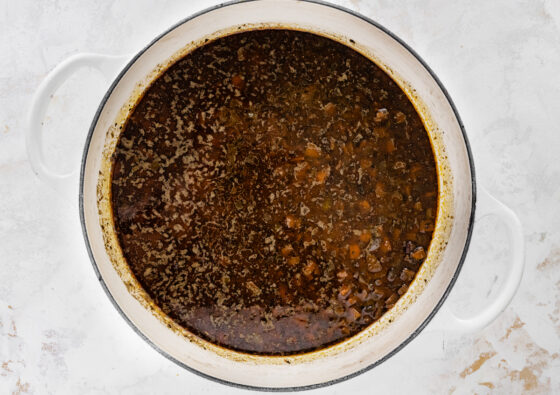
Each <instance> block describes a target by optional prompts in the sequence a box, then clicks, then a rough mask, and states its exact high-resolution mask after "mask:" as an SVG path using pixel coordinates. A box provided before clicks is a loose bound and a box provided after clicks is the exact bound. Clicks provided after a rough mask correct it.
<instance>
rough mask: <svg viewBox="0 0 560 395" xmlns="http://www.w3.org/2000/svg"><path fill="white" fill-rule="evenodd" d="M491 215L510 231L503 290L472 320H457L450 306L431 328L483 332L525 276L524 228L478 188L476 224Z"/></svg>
mask: <svg viewBox="0 0 560 395" xmlns="http://www.w3.org/2000/svg"><path fill="white" fill-rule="evenodd" d="M489 215H496V216H498V217H500V219H501V220H502V221H503V222H504V224H505V225H506V226H507V228H508V231H509V239H510V244H511V254H512V255H511V267H510V270H509V272H508V274H507V278H506V279H505V282H504V284H503V285H502V288H501V290H500V291H499V293H498V295H497V297H496V299H494V301H492V302H490V304H489V305H488V306H486V307H485V308H484V310H482V311H481V312H480V313H478V314H477V315H475V316H473V317H470V318H459V317H457V316H456V315H455V314H454V313H453V312H452V311H451V309H450V307H449V305H445V304H444V305H443V307H442V309H441V312H440V314H439V316H438V319H437V320H435V321H434V322H433V325H430V329H432V330H445V331H453V332H475V331H478V330H481V329H483V328H484V327H486V326H487V325H489V324H490V323H491V322H492V321H494V320H495V319H496V318H497V317H498V316H499V315H500V313H501V312H502V311H504V309H505V308H506V307H507V305H508V304H509V303H510V302H511V300H512V299H513V296H514V295H515V292H516V291H517V288H518V287H519V283H520V282H521V277H522V276H523V266H524V262H525V245H524V239H523V228H522V226H521V222H520V221H519V219H518V218H517V215H515V213H514V212H513V211H512V210H511V209H510V208H509V207H507V206H505V205H504V204H503V203H502V202H500V201H498V200H497V199H496V198H494V197H493V196H492V195H490V193H488V191H486V189H484V188H482V187H479V188H478V194H477V204H476V214H475V224H476V222H478V221H480V220H481V219H482V218H484V217H486V216H489Z"/></svg>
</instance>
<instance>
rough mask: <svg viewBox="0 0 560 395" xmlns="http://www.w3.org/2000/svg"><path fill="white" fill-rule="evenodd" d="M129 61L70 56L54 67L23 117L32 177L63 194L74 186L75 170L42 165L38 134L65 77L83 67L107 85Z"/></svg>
mask: <svg viewBox="0 0 560 395" xmlns="http://www.w3.org/2000/svg"><path fill="white" fill-rule="evenodd" d="M129 59H130V56H129V55H121V56H112V55H101V54H93V53H82V54H77V55H73V56H71V57H69V58H68V59H66V60H64V61H63V62H61V63H60V64H59V65H58V66H56V67H55V68H54V69H53V70H52V71H51V72H50V73H49V74H48V75H47V77H46V78H45V79H44V80H43V82H41V84H40V85H39V88H38V89H37V91H36V92H35V95H34V96H33V100H32V102H31V107H30V110H29V114H28V117H27V128H26V135H25V143H26V146H27V155H28V157H29V162H30V163H31V167H32V168H33V171H34V172H35V174H37V176H39V178H40V179H42V180H43V181H45V182H46V183H48V184H49V185H51V186H52V187H54V188H55V189H56V190H59V191H62V192H64V193H65V194H66V192H69V190H70V189H71V188H72V186H73V184H74V183H73V179H74V178H76V175H77V170H78V166H76V169H74V170H73V171H71V172H69V173H65V174H63V173H58V172H56V171H54V170H53V169H50V168H49V167H48V166H47V164H46V163H45V157H44V153H43V138H42V137H43V136H42V133H41V132H42V126H43V120H44V118H45V115H46V112H47V109H48V107H49V104H50V101H51V98H52V96H53V95H54V93H55V92H56V91H57V90H58V88H60V86H61V85H62V84H63V83H64V81H66V80H67V79H68V77H70V76H71V75H72V74H74V73H75V72H76V71H78V70H79V69H81V68H83V67H92V68H95V69H97V70H99V71H100V72H101V73H102V74H103V75H104V76H105V78H106V79H107V83H109V82H111V81H112V80H113V78H114V77H115V76H116V74H117V73H118V71H119V70H120V69H121V68H122V66H123V64H124V63H125V61H127V60H129Z"/></svg>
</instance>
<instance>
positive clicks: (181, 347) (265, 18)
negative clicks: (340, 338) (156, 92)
mask: <svg viewBox="0 0 560 395" xmlns="http://www.w3.org/2000/svg"><path fill="white" fill-rule="evenodd" d="M255 28H290V29H297V30H305V31H310V32H313V33H316V34H320V35H324V36H327V37H330V38H332V39H335V40H337V41H340V42H342V43H344V44H346V45H348V46H351V47H353V48H354V49H356V50H358V51H359V52H361V53H362V54H364V55H366V56H368V57H369V58H370V59H372V60H373V61H375V62H376V63H377V64H378V65H379V66H380V67H382V68H383V69H384V70H385V71H386V72H387V73H389V74H390V75H391V76H392V78H393V79H394V80H395V81H396V82H397V83H398V84H399V85H400V86H401V88H402V89H403V90H404V91H405V92H406V93H407V94H408V96H409V97H410V99H411V100H412V101H413V103H414V105H415V106H416V108H417V110H418V112H419V114H420V115H421V117H422V119H423V121H424V123H425V125H426V128H427V130H428V132H429V134H430V139H431V141H432V145H433V148H434V152H435V154H436V162H437V166H438V179H439V180H438V181H439V189H440V198H439V203H438V218H437V223H436V229H435V231H434V239H433V241H432V243H431V245H430V250H429V252H428V257H427V259H426V261H425V263H424V264H423V265H422V267H421V269H420V271H419V272H418V274H417V277H416V279H415V281H414V282H413V283H412V284H411V286H410V288H409V290H408V291H407V293H406V294H405V295H404V296H403V297H401V298H400V299H399V301H398V302H397V304H396V305H395V307H393V308H392V309H391V310H390V311H389V312H388V313H386V314H385V315H384V316H383V317H382V318H381V319H380V320H378V321H377V322H375V323H374V324H372V325H371V326H370V327H368V328H367V329H366V330H364V331H363V332H361V333H360V334H358V335H356V336H354V337H352V338H350V339H348V340H346V341H344V342H342V343H339V344H336V345H334V346H331V347H329V348H327V349H323V350H319V351H316V352H312V353H307V354H302V355H295V356H289V357H266V356H257V355H248V354H243V353H239V352H234V351H230V350H226V349H224V348H221V347H218V346H216V345H213V344H211V343H208V342H206V341H203V340H201V339H199V338H198V337H196V336H194V335H193V334H191V333H189V332H188V331H186V330H185V329H183V328H181V327H179V326H178V325H176V324H175V323H174V322H173V321H172V320H170V319H169V318H168V317H166V316H165V315H164V314H163V313H162V312H161V311H160V310H159V308H158V307H157V306H156V305H154V304H153V303H152V302H151V300H150V298H149V297H148V295H147V294H146V293H145V292H144V291H143V290H142V289H141V287H139V285H138V283H137V282H136V280H135V278H134V276H132V274H131V272H130V270H129V269H128V266H127V265H126V262H125V261H124V259H123V257H122V252H121V251H120V247H119V245H118V242H117V239H116V235H115V232H114V229H113V222H112V214H111V209H110V188H109V187H110V178H111V161H110V157H111V154H112V152H113V150H114V147H115V145H116V142H117V139H118V134H119V130H120V127H121V126H122V124H123V122H124V121H125V120H126V118H127V116H128V113H129V111H130V109H131V108H133V106H134V104H135V103H136V101H137V100H138V98H139V97H140V96H141V94H142V92H143V90H144V89H145V88H146V86H147V85H148V84H149V83H150V82H151V81H152V80H153V79H154V78H156V77H157V76H158V75H159V74H160V73H161V72H162V71H163V70H165V69H166V67H167V66H168V65H169V64H171V63H173V62H174V61H175V60H176V59H178V58H180V57H182V56H184V55H185V54H186V53H188V52H189V51H190V50H192V49H193V48H195V47H197V46H198V45H201V44H202V43H204V40H206V39H212V38H215V37H219V36H221V35H224V34H231V33H233V32H235V31H243V30H251V29H255ZM87 141H88V143H87V144H86V151H85V153H84V162H83V164H82V166H83V167H82V185H81V196H80V198H81V214H82V221H83V226H84V231H85V235H86V238H87V242H88V247H89V249H90V254H91V257H92V260H93V261H94V267H95V268H96V270H97V271H98V274H99V277H100V280H101V282H102V284H103V285H104V286H105V287H106V290H107V291H108V294H109V296H110V297H111V298H112V299H113V301H114V302H115V304H116V306H117V308H118V309H119V310H121V312H122V313H123V315H124V317H125V318H126V319H127V320H128V321H129V322H131V324H132V325H133V327H134V328H136V329H137V330H138V331H139V332H141V333H142V334H143V335H144V336H145V337H146V338H147V339H148V340H149V341H150V342H151V343H152V344H153V345H154V346H155V347H157V348H158V349H159V350H160V351H162V352H164V353H165V354H166V355H167V356H169V357H171V358H172V359H174V360H175V361H176V362H178V363H180V364H183V365H184V366H186V367H188V368H189V369H193V370H196V371H198V372H201V373H203V374H205V375H208V376H210V377H214V378H217V379H219V380H223V381H226V382H230V383H234V384H241V385H250V386H256V387H269V388H282V387H301V386H309V385H316V384H321V383H325V382H330V381H333V380H339V379H341V378H344V377H346V376H349V375H352V374H355V373H356V372H359V371H361V370H363V369H365V368H367V367H371V366H373V365H375V364H376V363H378V362H380V361H382V360H384V359H385V358H386V357H387V356H388V355H390V354H391V353H393V352H395V350H397V349H399V348H400V347H401V346H402V345H403V344H405V343H406V342H407V341H408V340H409V339H411V337H412V336H414V334H415V332H417V331H418V329H419V328H421V327H422V326H423V325H424V324H425V322H426V321H427V320H428V319H429V317H431V315H432V314H433V313H434V311H435V310H436V307H437V306H438V304H439V303H440V302H441V301H442V298H443V297H444V295H445V294H446V292H447V290H448V289H449V287H450V285H452V283H453V282H454V278H455V276H456V274H457V272H458V267H459V265H460V262H461V259H462V254H463V252H464V249H465V245H466V243H467V240H468V236H469V232H470V226H471V215H472V198H473V196H472V188H473V183H472V179H471V177H472V174H471V167H470V166H471V162H470V158H469V153H468V150H467V146H466V142H465V139H464V136H463V133H462V129H461V125H460V123H459V121H458V119H457V116H456V114H455V112H454V110H453V108H452V106H451V104H450V102H449V100H448V98H447V97H446V94H445V92H444V91H443V90H442V88H441V87H440V85H439V84H438V82H437V81H436V80H435V79H434V77H433V76H432V75H431V74H430V72H429V71H428V70H427V69H426V68H425V67H424V66H423V64H422V62H421V61H420V60H419V59H418V58H417V57H416V56H415V55H414V54H413V53H411V52H410V51H409V50H408V49H407V48H406V47H404V46H403V45H402V44H401V43H400V42H399V41H398V40H397V39H395V38H393V37H392V36H391V35H390V34H388V33H387V32H385V31H384V30H383V29H382V28H380V27H378V26H376V25H375V24H373V23H372V22H371V21H368V20H365V19H363V18H361V17H359V16H356V15H354V14H351V13H349V12H347V11H344V10H341V9H338V8H335V7H333V6H328V5H323V4H317V3H311V2H300V1H292V0H289V1H285V0H267V1H259V2H245V3H236V4H230V5H227V6H224V7H218V8H215V9H213V10H211V11H206V12H202V13H200V14H198V15H196V16H194V17H192V18H191V19H188V20H186V21H184V22H182V23H180V24H179V25H178V26H176V27H174V28H172V29H171V30H170V31H168V32H166V33H165V34H164V35H162V36H161V37H159V38H158V39H156V40H155V41H154V42H153V43H152V44H150V45H149V46H148V47H147V48H146V49H145V50H144V51H142V52H141V53H140V54H139V55H138V56H137V57H136V58H135V59H134V60H133V61H132V62H131V63H130V64H129V65H128V66H127V68H126V69H125V70H124V71H123V73H121V75H120V76H119V78H118V79H117V80H116V82H115V83H114V84H113V86H112V87H111V89H110V90H109V92H108V95H107V96H106V98H105V99H104V101H103V102H102V104H101V107H100V109H99V111H98V114H97V116H96V118H95V119H94V122H93V124H92V128H91V130H90V135H89V136H88V140H87ZM302 365H303V366H302Z"/></svg>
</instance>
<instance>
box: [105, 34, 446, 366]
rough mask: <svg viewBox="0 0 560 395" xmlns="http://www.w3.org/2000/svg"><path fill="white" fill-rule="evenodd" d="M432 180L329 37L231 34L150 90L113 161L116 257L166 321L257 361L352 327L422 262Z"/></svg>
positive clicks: (386, 89) (390, 96)
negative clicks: (118, 253)
mask: <svg viewBox="0 0 560 395" xmlns="http://www.w3.org/2000/svg"><path fill="white" fill-rule="evenodd" d="M437 195H438V186H437V176H436V166H435V162H434V157H433V153H432V148H431V145H430V141H429V138H428V135H427V133H426V130H425V129H424V125H423V124H422V121H421V120H420V117H419V116H418V114H417V113H416V111H415V109H414V107H413V105H412V104H411V103H410V101H409V100H408V98H407V96H406V95H405V94H404V93H403V92H402V91H401V89H400V88H399V87H398V86H397V85H396V84H395V83H394V82H393V81H392V80H391V78H390V77H389V76H388V75H386V74H385V73H384V72H383V71H382V70H381V69H380V68H379V67H377V66H376V65H375V64H374V63H373V62H371V61H370V60H368V59H367V58H365V57H364V56H362V55H360V54H359V53H357V52H355V51H353V50H352V49H350V48H348V47H346V46H344V45H342V44H339V43H336V42H334V41H332V40H329V39H327V38H323V37H319V36H316V35H313V34H309V33H303V32H296V31H289V30H262V31H252V32H244V33H240V34H235V35H231V36H228V37H224V38H220V39H218V40H216V41H213V42H210V43H208V44H206V45H204V46H202V47H200V48H198V49H196V50H194V51H193V52H192V53H190V54H188V55H187V56H185V57H184V58H183V59H181V60H179V61H178V62H176V63H175V64H174V65H173V66H171V67H170V68H169V69H168V70H167V71H166V72H164V73H163V75H162V76H161V77H159V78H158V79H157V80H156V81H155V82H154V83H153V84H152V85H151V86H150V87H149V89H147V91H146V93H145V95H144V96H143V98H142V99H141V100H140V101H139V103H138V104H137V106H136V108H135V109H134V111H133V113H132V115H131V116H130V117H129V119H128V120H127V123H126V125H125V128H124V130H123V132H122V136H121V138H120V140H119V143H118V145H117V149H116V152H115V154H114V168H113V181H112V203H113V211H114V220H115V225H116V228H117V233H118V237H119V242H120V245H121V247H122V251H123V254H124V256H125V258H126V260H127V262H128V264H129V266H130V268H131V270H132V272H133V273H134V275H135V276H136V278H137V279H138V281H139V282H140V284H141V285H142V286H143V287H144V289H145V290H146V291H147V293H148V294H149V295H150V296H151V297H152V298H153V300H154V301H155V303H156V304H157V305H158V306H160V307H161V309H162V310H163V311H164V312H165V313H166V314H168V315H169V316H170V317H171V318H172V319H173V320H175V321H176V322H177V323H178V324H180V325H182V326H183V327H185V328H187V329H189V330H190V331H192V332H193V333H195V334H197V335H198V336H200V337H202V338H204V339H206V340H208V341H211V342H213V343H216V344H219V345H222V346H224V347H228V348H231V349H235V350H239V351H244V352H248V353H257V354H269V355H272V354H275V355H279V354H283V355H288V354H295V353H301V352H306V351H312V350H316V349H319V348H322V347H325V346H327V345H330V344H333V343H336V342H339V341H341V340H343V339H346V338H348V337H350V336H352V335H354V334H356V333H357V332H359V331H361V330H363V329H364V328H366V327H367V326H368V325H370V324H371V323H372V322H374V321H375V320H377V319H378V318H379V317H381V315H382V314H383V313H385V312H386V311H387V310H388V309H390V308H391V307H392V306H393V305H394V304H395V302H396V301H397V300H398V299H399V297H400V296H401V295H402V294H403V293H404V292H406V290H407V287H408V286H409V285H410V283H411V282H412V280H413V279H414V276H415V274H416V272H417V271H418V269H419V268H420V265H421V264H422V262H423V261H424V259H425V256H426V252H427V250H428V246H429V243H430V240H431V237H432V231H433V228H434V222H435V216H436V204H437Z"/></svg>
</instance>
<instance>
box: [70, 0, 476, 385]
mask: <svg viewBox="0 0 560 395" xmlns="http://www.w3.org/2000/svg"><path fill="white" fill-rule="evenodd" d="M255 1H261V0H231V1H227V2H224V3H220V4H217V5H215V6H212V7H208V8H205V9H203V10H201V11H198V12H196V13H193V14H192V15H190V16H188V17H186V18H184V19H182V20H180V21H179V22H177V23H175V24H173V25H172V26H170V27H169V28H167V29H166V30H165V31H163V32H162V33H160V34H159V35H157V36H156V37H155V38H154V39H153V40H152V41H151V42H150V43H149V44H147V45H146V46H145V47H144V48H142V49H141V50H140V51H139V52H138V53H137V54H136V55H134V57H133V58H132V59H131V60H130V61H129V62H128V63H127V64H126V66H125V67H124V68H123V69H122V70H121V71H120V72H119V74H118V76H117V77H116V78H115V80H114V81H113V82H112V83H111V85H110V87H109V88H108V89H107V92H106V93H105V95H104V96H103V99H102V100H101V102H100V104H99V106H98V108H97V110H96V112H95V115H94V117H93V120H92V122H91V125H90V128H89V130H88V134H87V137H86V140H85V143H84V152H83V155H82V162H81V165H80V180H79V196H78V197H79V212H80V223H81V227H82V234H83V237H84V241H85V244H86V248H87V252H88V255H89V258H90V261H91V263H92V266H93V270H94V272H95V274H96V276H97V279H98V280H99V283H100V284H101V287H102V288H103V290H104V291H105V293H106V295H107V296H108V298H109V300H110V301H111V303H112V304H113V306H114V307H115V308H116V310H117V311H118V312H119V314H120V315H121V317H122V318H123V319H124V320H125V321H126V322H127V323H128V325H129V326H130V327H131V328H132V330H133V331H134V332H135V333H136V334H137V335H139V336H140V337H141V338H142V339H143V340H144V341H145V342H147V343H148V344H149V345H150V346H152V348H154V349H155V350H156V351H157V352H159V353H160V354H161V355H163V356H164V357H165V358H167V359H168V360H170V361H172V362H174V363H175V364H177V365H179V366H181V367H182V368H184V369H186V370H188V371H189V372H192V373H195V374H197V375H198V376H201V377H204V378H206V379H209V380H211V381H214V382H217V383H220V384H225V385H228V386H231V387H235V388H241V389H247V390H254V391H266V392H283V391H287V392H295V391H304V390H311V389H316V388H322V387H327V386H330V385H333V384H337V383H340V382H343V381H346V380H349V379H351V378H353V377H356V376H358V375H360V374H362V373H365V372H367V371H369V370H371V369H373V368H374V367H376V366H377V365H379V364H381V363H383V362H385V361H386V360H387V359H389V358H390V357H392V356H393V355H395V354H396V353H397V352H399V351H400V350H402V349H403V348H404V347H405V346H406V345H408V343H410V342H411V341H412V340H413V339H414V338H416V336H418V334H419V333H420V332H421V331H422V330H423V329H424V328H425V327H426V326H427V325H428V323H429V322H430V321H431V320H432V319H433V318H434V316H435V315H436V314H437V312H438V311H439V309H440V308H441V306H442V305H443V303H444V302H445V300H446V299H447V297H448V295H449V293H450V291H451V289H452V288H453V286H454V285H455V282H456V281H457V278H458V276H459V274H460V272H461V269H462V267H463V264H464V261H465V258H466V255H467V252H468V249H469V246H470V241H471V237H472V232H473V227H474V218H475V211H476V176H475V167H474V161H473V156H472V152H471V146H470V143H469V140H468V137H467V133H466V131H465V127H464V125H463V122H462V120H461V117H460V116H459V113H458V111H457V108H456V106H455V103H454V102H453V100H452V99H451V97H450V96H449V93H448V92H447V89H446V88H445V86H444V85H443V83H442V82H441V81H440V79H439V78H438V77H437V75H436V74H435V72H434V71H433V70H432V69H431V68H430V67H429V66H428V64H427V63H426V62H425V61H424V59H422V57H421V56H420V55H419V54H418V53H416V51H414V49H412V48H411V47H410V46H409V45H408V44H406V43H405V42H404V41H403V40H402V39H401V38H399V37H398V36H396V35H395V34H394V33H392V32H391V31H389V30H388V29H387V28H385V27H384V26H382V25H381V24H379V23H378V22H376V21H374V20H373V19H371V18H368V17H366V16H364V15H362V14H360V13H358V12H357V11H353V10H351V9H348V8H346V7H342V6H339V5H336V4H332V3H328V2H326V1H324V0H300V1H304V2H307V3H314V4H317V5H320V6H324V7H330V8H334V9H336V10H338V11H342V12H345V13H347V14H350V15H352V16H354V17H357V18H360V19H361V20H363V21H365V22H367V23H369V24H371V25H373V26H374V27H376V28H377V29H379V30H381V31H382V32H383V33H385V34H387V35H388V36H390V37H391V38H393V39H394V40H395V41H397V42H398V43H399V44H400V45H401V46H402V47H403V48H404V49H406V50H407V51H408V52H409V53H410V54H411V55H412V56H414V57H415V58H416V59H417V60H418V62H419V63H420V64H421V65H422V67H424V68H425V69H426V71H427V72H428V73H429V74H430V76H431V77H432V78H433V79H434V81H435V82H436V84H437V85H438V87H439V88H440V89H441V91H442V93H443V95H444V96H445V99H446V100H447V102H448V103H449V105H450V107H451V109H452V111H453V115H454V117H455V118H456V120H457V123H458V124H459V128H460V130H461V134H462V137H463V141H464V143H465V148H466V151H467V157H468V162H469V169H470V173H471V187H472V191H471V193H472V199H471V213H470V218H469V223H468V228H467V235H466V239H465V245H464V247H463V252H462V254H461V258H460V260H459V263H458V265H457V269H456V270H455V272H454V273H453V276H452V278H451V280H450V282H449V285H448V286H447V288H446V289H445V291H444V293H443V295H442V296H441V298H440V300H439V301H438V302H437V304H436V305H435V307H434V308H433V310H432V311H431V312H430V314H429V315H428V317H427V318H426V319H425V320H424V321H423V322H422V323H421V324H420V326H418V328H416V329H415V330H414V331H413V332H412V333H411V334H410V335H409V336H408V337H407V338H406V339H405V340H404V341H403V342H402V343H401V344H399V345H398V346H397V347H396V348H395V349H393V350H391V351H390V352H389V353H388V354H387V355H385V356H383V357H382V358H380V359H379V360H377V361H375V362H374V363H372V364H371V365H369V366H366V367H365V368H363V369H360V370H358V371H356V372H354V373H351V374H349V375H346V376H343V377H339V378H337V379H333V380H329V381H325V382H323V383H318V384H311V385H305V386H287V387H274V388H270V387H260V386H252V385H247V384H239V383H235V382H232V381H228V380H224V379H220V378H217V377H214V376H211V375H208V374H206V373H203V372H201V371H199V370H196V369H194V368H192V367H190V366H188V365H186V364H185V363H183V362H181V361H179V360H177V359H176V358H174V357H173V356H171V355H170V354H168V353H167V352H165V351H163V350H162V349H161V348H159V347H158V346H157V345H156V344H155V343H153V342H152V341H151V340H150V339H149V338H148V337H147V336H146V335H144V333H142V332H141V331H140V329H138V328H137V327H136V326H135V325H134V324H133V323H132V321H131V320H130V319H129V318H128V317H127V316H126V314H125V313H124V312H123V310H122V309H121V307H120V306H119V305H118V304H117V302H116V300H115V298H114V297H113V295H112V294H111V292H110V291H109V289H108V287H107V284H106V283H105V281H104V279H103V277H102V276H101V273H100V271H99V267H98V266H97V263H96V261H95V258H94V256H93V251H92V248H91V244H90V241H89V237H88V235H87V229H86V223H85V211H84V180H85V167H86V163H87V159H88V152H89V147H90V143H91V139H92V136H93V132H94V130H95V127H96V125H97V122H98V120H99V117H100V115H101V112H102V110H103V108H104V107H105V104H106V102H107V100H108V99H109V97H110V96H111V95H112V94H113V91H114V89H115V87H116V86H117V84H118V83H119V82H120V80H121V79H122V77H123V76H124V75H125V74H126V72H127V71H128V70H129V69H130V67H131V66H132V65H133V64H134V63H135V62H136V61H137V60H138V58H140V56H142V55H143V54H144V53H145V52H146V51H147V50H148V49H149V48H150V47H152V46H153V45H154V44H155V43H157V42H158V41H159V40H160V39H161V38H162V37H163V36H165V35H167V34H168V33H169V32H171V31H173V30H174V29H176V28H177V27H179V26H181V25H183V24H184V23H187V22H189V21H190V20H192V19H195V18H197V17H199V16H201V15H204V14H207V13H209V12H212V11H214V10H217V9H220V8H224V7H228V6H231V5H235V4H239V3H247V2H255Z"/></svg>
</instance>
